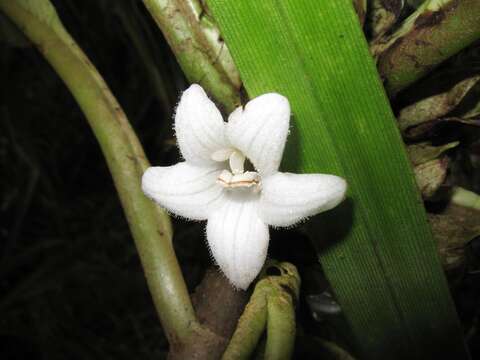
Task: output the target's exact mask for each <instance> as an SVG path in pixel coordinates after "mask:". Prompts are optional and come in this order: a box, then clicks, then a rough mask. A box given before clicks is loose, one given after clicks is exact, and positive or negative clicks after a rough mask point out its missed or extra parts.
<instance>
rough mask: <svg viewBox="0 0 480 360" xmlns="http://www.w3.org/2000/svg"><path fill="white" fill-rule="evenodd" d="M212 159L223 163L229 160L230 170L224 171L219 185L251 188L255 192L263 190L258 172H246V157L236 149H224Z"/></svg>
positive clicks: (217, 152)
mask: <svg viewBox="0 0 480 360" xmlns="http://www.w3.org/2000/svg"><path fill="white" fill-rule="evenodd" d="M212 159H213V160H215V161H219V162H223V161H227V160H228V164H229V167H230V170H228V169H225V170H223V171H222V172H221V173H220V175H219V176H218V178H217V184H220V185H221V186H223V187H224V188H230V189H233V188H251V189H252V190H253V192H259V191H260V189H261V184H260V175H259V174H258V172H256V171H245V160H246V157H245V155H243V154H242V153H241V152H240V151H238V150H235V149H222V150H218V151H216V152H214V153H213V154H212Z"/></svg>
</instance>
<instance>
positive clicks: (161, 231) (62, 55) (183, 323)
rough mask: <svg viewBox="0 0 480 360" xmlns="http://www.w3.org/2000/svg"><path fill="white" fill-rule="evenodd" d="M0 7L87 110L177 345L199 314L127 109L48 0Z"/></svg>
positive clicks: (9, 0)
mask: <svg viewBox="0 0 480 360" xmlns="http://www.w3.org/2000/svg"><path fill="white" fill-rule="evenodd" d="M0 10H1V11H3V12H4V13H5V14H6V15H7V16H8V17H10V18H11V19H12V20H13V21H14V22H15V23H16V24H17V25H18V27H19V28H20V29H21V30H22V31H23V32H24V33H25V35H26V36H27V37H28V38H29V39H30V40H31V41H32V42H33V43H34V44H35V46H36V47H37V48H38V50H39V51H40V52H41V54H42V55H43V56H44V57H45V59H46V60H47V61H48V62H49V63H50V64H51V65H52V67H53V68H54V70H55V71H56V72H57V74H58V75H59V76H60V77H61V79H62V80H63V81H64V83H65V85H66V86H67V87H68V89H69V90H70V91H71V93H72V95H73V96H74V98H75V99H76V101H77V103H78V105H79V106H80V108H81V109H82V111H83V113H84V114H85V117H86V118H87V120H88V123H89V124H90V126H91V128H92V130H93V132H94V134H95V137H96V138H97V140H98V142H99V144H100V147H101V149H102V152H103V154H104V156H105V159H106V161H107V164H108V167H109V169H110V172H111V174H112V177H113V180H114V183H115V186H116V189H117V191H118V194H119V196H120V200H121V203H122V205H123V208H124V211H125V215H126V217H127V220H128V223H129V226H130V229H131V231H132V235H133V238H134V240H135V244H136V246H137V249H138V252H139V255H140V259H141V262H142V265H143V268H144V272H145V276H146V278H147V282H148V286H149V289H150V292H151V294H152V298H153V301H154V304H155V307H156V309H157V312H158V314H159V317H160V320H161V322H162V325H163V328H164V330H165V333H166V335H167V337H168V339H169V341H170V343H171V344H175V343H179V342H183V341H185V339H186V338H187V337H189V336H190V335H191V334H192V327H194V325H195V324H196V318H195V314H194V311H193V307H192V304H191V301H190V297H189V294H188V291H187V288H186V285H185V282H184V279H183V276H182V273H181V270H180V266H179V264H178V261H177V258H176V256H175V253H174V250H173V246H172V243H171V237H172V230H171V224H170V220H169V217H168V215H167V214H166V213H165V212H164V211H162V210H161V209H159V208H157V207H156V206H155V205H154V204H153V203H152V202H151V201H150V200H149V199H147V198H146V197H145V196H144V194H143V193H142V191H141V175H142V173H143V171H144V170H145V168H146V167H148V166H149V164H148V160H147V159H146V157H145V154H144V152H143V149H142V146H141V145H140V143H139V141H138V139H137V137H136V135H135V133H134V131H133V129H132V128H131V126H130V124H129V122H128V120H127V118H126V116H125V113H124V112H123V110H122V109H121V107H120V105H119V104H118V103H117V101H116V99H115V98H114V97H113V95H112V93H111V92H110V90H109V88H108V86H107V84H106V83H105V82H104V80H103V78H102V77H101V76H100V74H99V73H98V72H97V70H96V69H95V67H94V66H93V64H92V63H91V62H90V61H89V59H88V58H87V57H86V55H85V54H84V53H83V51H82V50H81V49H80V48H79V47H78V45H77V44H76V42H75V40H73V39H72V37H71V36H70V35H69V34H68V33H67V31H66V30H65V28H64V27H63V25H62V24H61V21H60V19H59V18H58V15H57V13H56V11H55V9H54V8H53V6H52V5H51V3H50V2H49V1H48V0H35V1H31V0H0Z"/></svg>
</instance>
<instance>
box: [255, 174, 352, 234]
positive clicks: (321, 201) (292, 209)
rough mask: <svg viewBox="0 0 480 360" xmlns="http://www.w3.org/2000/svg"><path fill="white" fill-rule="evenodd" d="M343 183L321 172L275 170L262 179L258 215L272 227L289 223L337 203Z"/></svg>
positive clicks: (344, 182) (339, 200) (327, 208)
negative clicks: (274, 172) (297, 172)
mask: <svg viewBox="0 0 480 360" xmlns="http://www.w3.org/2000/svg"><path fill="white" fill-rule="evenodd" d="M346 190H347V183H346V181H345V180H344V179H342V178H341V177H338V176H335V175H325V174H301V175H299V174H291V173H280V172H279V173H276V174H274V175H272V176H269V177H268V178H266V179H263V183H262V195H261V198H260V205H259V215H260V217H261V218H262V220H263V221H265V223H267V224H269V225H272V226H291V225H294V224H295V223H297V222H299V221H301V220H303V219H305V218H307V217H309V216H313V215H315V214H318V213H320V212H322V211H327V210H330V209H332V208H334V207H335V206H337V205H338V204H339V203H340V202H342V200H343V199H344V198H345V193H346Z"/></svg>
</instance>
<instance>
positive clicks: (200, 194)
mask: <svg viewBox="0 0 480 360" xmlns="http://www.w3.org/2000/svg"><path fill="white" fill-rule="evenodd" d="M289 120H290V106H289V103H288V100H287V99H286V98H285V97H283V96H281V95H279V94H275V93H271V94H265V95H262V96H259V97H257V98H255V99H253V100H251V101H250V102H248V104H247V105H246V106H245V107H244V108H242V107H239V108H237V109H236V110H235V111H234V112H233V113H232V114H230V116H229V118H228V123H225V122H224V121H223V119H222V116H221V114H220V111H219V110H218V109H217V108H216V106H215V105H214V104H213V102H212V101H210V100H209V99H208V97H207V95H206V94H205V92H204V91H203V89H202V88H201V87H200V86H199V85H192V86H190V88H188V89H187V90H186V91H185V92H184V93H183V95H182V98H181V100H180V104H179V105H178V108H177V113H176V115H175V131H176V135H177V141H178V146H179V148H180V152H181V153H182V155H183V157H184V159H185V161H184V162H180V163H178V164H176V165H173V166H167V167H151V168H149V169H147V171H146V172H145V174H144V175H143V178H142V188H143V191H144V192H145V194H146V195H147V196H149V197H150V198H152V199H153V200H155V201H156V202H157V203H158V204H160V205H161V206H162V207H164V208H165V209H167V210H168V211H169V212H171V213H173V214H176V215H179V216H182V217H185V218H188V219H192V220H207V240H208V244H209V246H210V250H211V252H212V254H213V257H214V258H215V261H216V262H217V264H218V265H219V266H220V269H221V270H222V271H223V272H224V273H225V275H226V276H227V278H228V279H229V280H230V282H231V283H232V284H233V285H234V286H236V287H238V288H241V289H246V288H247V287H248V285H249V284H250V283H251V282H252V281H253V280H254V279H255V277H256V276H257V274H258V273H259V271H260V270H261V268H262V266H263V263H264V262H265V258H266V256H267V248H268V241H269V232H268V225H272V226H291V225H293V224H295V223H298V222H299V221H301V220H303V219H305V218H307V217H309V216H312V215H315V214H317V213H319V212H322V211H326V210H329V209H331V208H333V207H335V206H336V205H338V204H339V203H340V202H341V201H342V200H343V199H344V197H345V191H346V187H347V185H346V182H345V180H343V179H342V178H340V177H338V176H334V175H324V174H305V175H297V174H291V173H282V172H278V167H279V165H280V161H281V158H282V154H283V149H284V147H285V142H286V139H287V134H288V126H289ZM247 158H248V160H249V161H250V162H251V165H253V167H254V168H253V167H252V168H251V169H246V167H245V160H246V159H247Z"/></svg>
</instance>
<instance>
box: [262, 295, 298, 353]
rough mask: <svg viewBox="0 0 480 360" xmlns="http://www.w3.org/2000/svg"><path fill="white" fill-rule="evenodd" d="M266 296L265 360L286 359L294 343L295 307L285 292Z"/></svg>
mask: <svg viewBox="0 0 480 360" xmlns="http://www.w3.org/2000/svg"><path fill="white" fill-rule="evenodd" d="M275 292H276V294H275V295H273V296H269V297H268V305H267V306H268V319H267V334H268V336H267V343H266V345H265V359H266V360H281V359H285V360H288V359H290V357H291V356H292V352H293V347H294V343H295V307H294V306H293V299H292V297H291V296H290V295H289V294H287V293H286V292H279V291H278V290H277V291H275Z"/></svg>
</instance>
